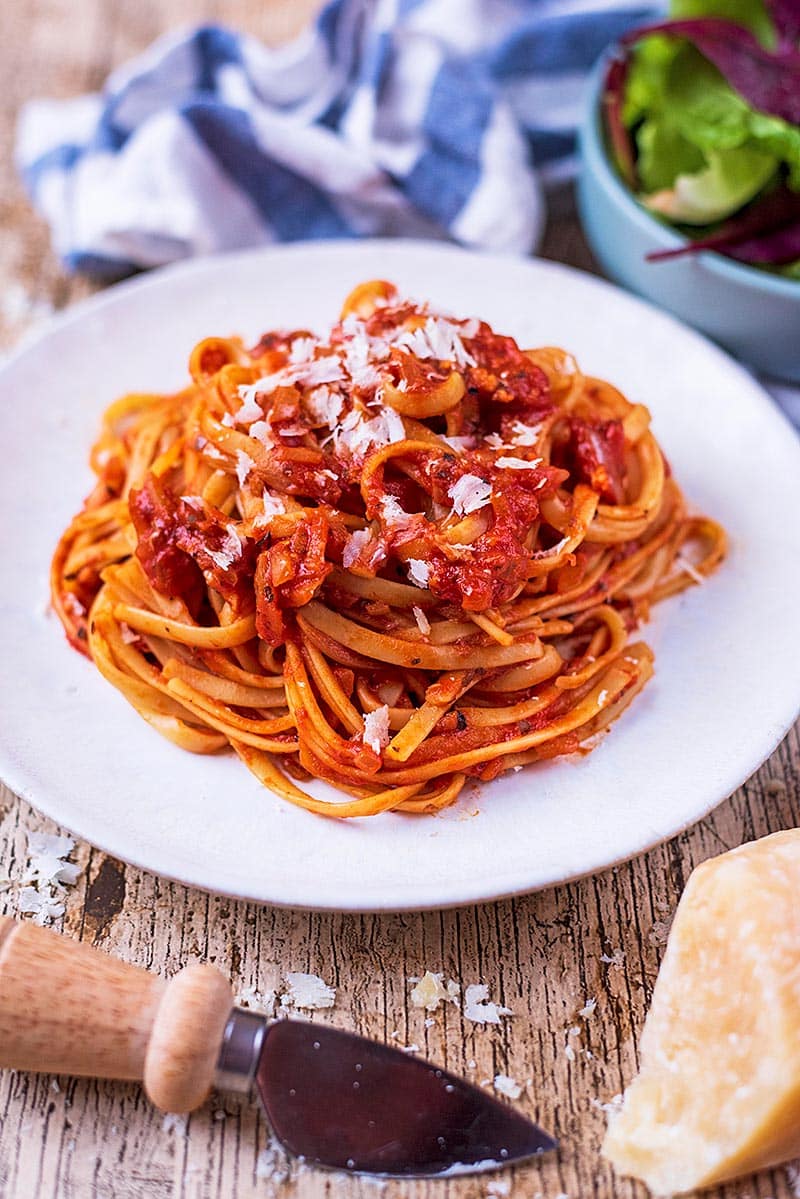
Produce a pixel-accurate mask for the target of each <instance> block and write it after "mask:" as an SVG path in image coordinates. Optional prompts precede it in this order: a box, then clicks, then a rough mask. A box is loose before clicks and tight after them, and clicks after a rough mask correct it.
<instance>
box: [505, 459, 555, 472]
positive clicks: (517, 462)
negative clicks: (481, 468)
mask: <svg viewBox="0 0 800 1199" xmlns="http://www.w3.org/2000/svg"><path fill="white" fill-rule="evenodd" d="M543 462H544V458H531V460H530V462H528V460H527V459H526V458H498V459H497V461H496V462H495V466H502V467H504V469H505V470H536V467H537V466H541V465H542V463H543Z"/></svg>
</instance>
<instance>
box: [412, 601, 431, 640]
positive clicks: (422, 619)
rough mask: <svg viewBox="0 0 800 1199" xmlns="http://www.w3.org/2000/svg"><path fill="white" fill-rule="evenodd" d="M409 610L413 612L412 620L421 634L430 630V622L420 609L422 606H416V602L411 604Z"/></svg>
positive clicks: (425, 634) (425, 633)
mask: <svg viewBox="0 0 800 1199" xmlns="http://www.w3.org/2000/svg"><path fill="white" fill-rule="evenodd" d="M411 611H412V612H413V613H414V620H416V622H417V628H418V629H419V631H420V633H422V634H423V636H427V634H428V633H430V631H431V622H430V621H429V620H428V618H427V616H426V615H425V613H424V612H423V611H422V608H418V607H417V606H416V604H415V605H414V606H413V608H412V609H411Z"/></svg>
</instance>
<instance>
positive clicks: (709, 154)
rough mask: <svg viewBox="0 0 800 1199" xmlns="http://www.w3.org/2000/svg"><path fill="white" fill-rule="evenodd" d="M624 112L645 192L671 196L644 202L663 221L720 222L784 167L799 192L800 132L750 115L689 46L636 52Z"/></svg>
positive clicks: (653, 44) (654, 43)
mask: <svg viewBox="0 0 800 1199" xmlns="http://www.w3.org/2000/svg"><path fill="white" fill-rule="evenodd" d="M665 42H666V43H668V44H669V43H671V44H669V48H668V49H667V48H666V47H665V45H664V43H665ZM623 112H624V115H625V117H626V118H627V120H628V122H629V124H630V125H633V126H634V128H635V139H636V146H637V152H638V154H637V162H636V169H637V172H638V176H639V179H640V182H641V186H642V189H643V190H644V192H645V193H653V192H661V191H663V190H665V189H670V188H674V189H675V191H676V195H674V196H658V197H657V198H656V199H655V202H654V203H652V204H651V202H650V200H648V199H647V197H646V196H645V197H644V202H645V203H646V204H648V205H649V206H651V207H653V208H654V209H655V210H657V211H659V212H661V214H662V215H664V216H667V217H668V219H671V220H674V221H679V222H682V223H690V224H705V223H709V222H711V221H716V220H721V219H723V218H724V217H726V216H729V215H730V214H732V213H734V212H736V211H737V209H738V208H740V207H741V206H742V205H743V204H746V203H747V202H748V201H749V200H750V199H752V198H753V196H754V195H756V194H757V192H758V191H760V190H761V188H762V187H763V186H764V185H765V184H766V183H767V182H768V180H769V179H770V178H771V176H772V175H773V174H774V173H776V172H777V171H778V169H779V167H780V166H781V164H784V165H785V166H786V168H787V171H788V177H789V182H790V183H791V184H792V185H793V186H797V187H799V188H800V129H798V128H797V126H795V125H791V124H789V122H788V121H784V120H782V119H781V118H780V117H774V116H770V115H768V114H766V113H759V112H755V111H754V110H753V108H752V107H751V106H750V105H749V104H748V103H747V102H746V101H745V100H744V99H742V97H741V96H740V95H738V94H737V93H736V92H735V91H734V90H733V88H731V87H730V85H729V84H728V83H727V82H726V81H725V79H724V78H723V77H722V75H721V74H720V72H719V70H718V69H717V68H716V67H715V66H714V65H713V64H712V63H710V62H709V61H708V60H707V59H706V58H704V57H703V55H702V54H700V52H699V51H698V50H697V49H695V47H694V46H692V45H690V44H688V43H686V42H682V41H679V40H677V39H667V38H664V37H663V35H661V34H658V35H655V36H653V37H652V38H647V39H646V40H645V41H643V42H642V43H641V44H640V45H638V46H636V47H634V51H633V56H632V62H631V67H630V70H629V72H628V86H627V95H626V104H625V107H624V110H623ZM643 113H644V114H645V115H644V117H643V119H642V116H641V115H640V114H643ZM749 170H752V176H751V177H750V179H749V181H748V171H749ZM685 176H698V178H697V179H696V180H694V181H693V180H691V179H688V178H684V177H685Z"/></svg>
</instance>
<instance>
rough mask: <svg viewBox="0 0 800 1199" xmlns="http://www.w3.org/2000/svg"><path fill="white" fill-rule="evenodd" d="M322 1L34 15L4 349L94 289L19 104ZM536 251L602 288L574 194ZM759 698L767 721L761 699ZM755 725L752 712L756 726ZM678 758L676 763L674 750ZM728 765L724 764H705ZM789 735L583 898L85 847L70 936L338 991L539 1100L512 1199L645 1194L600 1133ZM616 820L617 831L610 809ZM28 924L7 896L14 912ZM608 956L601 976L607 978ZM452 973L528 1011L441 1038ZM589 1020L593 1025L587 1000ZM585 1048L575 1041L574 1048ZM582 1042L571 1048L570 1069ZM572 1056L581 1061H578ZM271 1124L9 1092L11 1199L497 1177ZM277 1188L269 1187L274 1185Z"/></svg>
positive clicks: (291, 21) (9, 832)
mask: <svg viewBox="0 0 800 1199" xmlns="http://www.w3.org/2000/svg"><path fill="white" fill-rule="evenodd" d="M315 6H316V5H315V3H314V0H295V2H293V0H281V2H280V3H276V2H274V0H273V3H271V4H270V3H264V2H263V0H260V2H257V0H209V2H207V3H202V4H201V3H200V2H199V0H137V2H136V3H135V4H125V3H123V0H19V3H17V4H15V5H10V4H9V5H6V7H5V9H4V13H3V17H4V21H3V26H4V28H3V38H2V39H0V78H2V80H3V87H2V88H1V89H0V160H2V162H3V164H4V167H5V169H4V170H3V171H0V228H1V229H2V231H3V233H2V237H0V344H6V345H10V344H11V343H12V342H13V341H14V340H16V339H18V338H19V337H20V336H21V335H22V334H23V333H24V332H25V330H26V328H29V327H30V326H31V324H33V323H35V321H36V320H37V319H39V317H40V316H41V310H42V309H43V308H47V307H50V306H52V307H55V308H60V307H63V306H64V305H66V304H68V303H71V302H72V301H74V300H75V299H76V298H79V297H80V296H81V295H83V294H85V293H86V292H87V290H88V286H87V284H85V283H82V282H79V281H75V280H71V279H67V278H66V277H65V276H64V275H63V274H62V273H61V271H60V270H59V267H58V264H57V262H56V260H55V258H54V256H53V255H52V253H51V252H50V250H49V248H48V241H47V235H46V231H45V229H44V228H43V226H42V224H41V222H40V221H38V219H37V218H36V217H35V216H34V215H33V214H32V212H31V211H30V209H29V207H28V205H27V203H26V201H25V198H24V196H23V194H22V191H21V188H20V186H19V184H18V182H17V181H16V178H15V174H14V171H13V169H11V166H10V161H11V146H12V133H13V125H14V119H15V113H16V111H17V109H18V107H19V105H20V103H22V102H23V101H24V100H25V99H26V98H28V97H31V96H38V95H70V94H75V93H77V92H81V91H85V90H87V89H90V88H96V87H98V86H99V85H100V84H101V82H102V80H103V78H104V77H105V75H106V74H107V72H108V70H109V69H110V68H111V67H112V66H114V65H116V64H118V63H120V62H122V61H124V60H125V59H126V58H128V57H130V55H131V54H133V53H135V52H136V51H138V50H140V49H143V48H144V47H145V46H146V45H147V44H148V43H149V42H150V41H151V40H152V39H153V38H154V37H155V36H157V35H158V34H159V33H160V32H162V31H163V30H165V29H167V28H172V27H175V26H177V25H180V24H183V23H188V22H191V21H198V20H206V19H220V20H225V21H226V22H229V23H231V24H236V25H238V26H240V27H243V28H246V29H249V30H250V31H252V32H253V33H254V34H256V35H258V36H261V37H263V38H266V39H269V40H273V41H279V40H281V39H282V38H283V37H285V36H286V35H287V34H288V33H290V32H292V31H293V30H295V29H297V28H299V27H300V25H301V24H302V22H303V20H304V18H305V15H306V14H307V13H308V12H309V11H310V10H311V9H313V8H314V7H315ZM544 249H545V253H546V254H547V255H548V256H550V257H554V258H559V259H561V260H563V261H568V262H571V263H574V264H575V265H580V266H583V267H585V268H588V269H591V267H592V262H591V257H590V255H589V253H588V250H587V248H586V245H585V243H584V242H583V239H582V237H581V235H580V232H579V229H578V226H577V222H576V220H575V217H574V212H573V210H572V207H571V203H570V201H569V198H568V197H567V198H563V199H562V200H561V201H560V204H559V206H557V207H556V208H555V210H554V211H553V212H552V213H551V222H550V227H549V228H548V233H547V238H546V242H545V247H544ZM755 702H757V697H756V700H755ZM748 718H749V714H748V713H743V714H742V719H743V720H745V719H748ZM676 752H680V746H676ZM713 752H714V750H713V746H711V747H709V753H713ZM799 765H800V737H799V736H798V730H797V729H795V730H794V731H793V733H792V734H790V736H789V737H788V738H787V739H786V741H784V743H783V744H782V745H781V746H780V748H779V749H778V750H777V751H776V752H775V754H774V755H773V756H772V757H771V758H770V760H769V761H768V762H767V763H766V764H765V765H764V766H763V767H762V768H761V769H760V770H759V771H758V772H757V773H756V774H755V775H754V776H753V778H752V779H751V780H750V781H749V782H748V783H747V784H746V785H745V786H744V787H742V788H741V789H740V790H739V791H737V792H736V794H735V795H734V796H733V797H732V798H731V799H729V800H728V801H727V802H726V803H724V804H722V805H721V806H720V807H719V808H718V809H717V810H716V812H714V813H713V814H712V815H711V816H709V817H707V818H706V819H705V820H703V821H701V822H700V823H699V824H697V825H695V826H694V827H693V828H691V829H689V830H687V831H686V832H684V833H682V834H680V835H679V836H678V837H676V838H674V839H673V840H672V841H670V842H669V843H668V844H666V845H663V846H661V847H660V848H658V849H656V850H653V851H652V852H651V853H649V854H646V855H644V856H642V857H639V858H637V859H636V860H635V861H633V862H630V863H627V864H626V865H622V866H619V867H616V868H614V869H613V870H610V871H607V872H606V873H605V874H602V875H598V876H596V877H594V878H589V879H585V880H583V881H581V882H578V883H574V884H572V885H570V886H564V887H558V888H555V889H553V890H550V891H546V892H543V893H541V894H538V895H533V896H528V897H525V898H522V899H516V900H509V901H505V902H502V903H498V904H490V905H483V906H479V907H472V908H465V909H462V910H458V911H451V912H433V913H426V914H422V913H415V914H396V915H382V916H354V915H339V916H336V915H319V914H314V913H307V912H298V911H283V910H277V909H271V908H263V907H257V906H255V905H253V904H248V903H242V902H236V901H233V900H230V899H226V898H222V897H219V896H212V895H206V894H203V893H201V892H199V891H195V890H190V889H187V888H185V887H182V886H179V885H176V884H174V883H170V882H167V881H166V880H164V879H160V878H156V877H154V876H152V875H149V874H147V873H145V872H143V871H141V870H137V869H134V868H133V867H130V866H126V865H124V864H123V863H121V862H118V861H116V860H114V859H113V858H110V857H108V856H105V855H103V854H102V853H100V852H99V851H97V850H95V849H92V848H91V847H90V846H88V845H86V844H83V843H81V844H79V845H78V848H77V851H76V856H77V859H78V861H79V862H80V863H81V865H82V866H83V868H84V869H83V873H82V875H81V877H80V879H79V881H78V883H77V885H76V886H75V887H74V888H71V889H70V891H69V897H68V901H67V909H66V914H65V916H64V919H63V921H61V922H60V924H61V925H62V926H63V929H64V931H65V932H66V933H68V934H69V935H70V936H73V937H76V938H79V939H81V940H83V941H86V942H88V943H89V944H93V945H98V946H102V948H103V949H105V950H107V951H109V952H112V953H115V954H117V955H119V957H121V958H123V959H124V960H125V961H128V962H133V963H137V964H140V965H143V966H147V967H148V968H149V969H154V970H157V971H159V972H162V973H165V974H172V973H175V972H176V971H177V970H179V969H180V968H181V967H182V966H184V965H186V964H188V963H190V962H194V961H210V962H213V963H214V964H215V965H217V966H218V967H219V968H220V969H221V970H222V971H223V972H225V973H226V974H227V975H229V976H230V978H231V980H232V982H233V984H234V988H235V989H236V990H237V991H241V990H242V989H244V988H248V987H253V986H256V987H258V988H259V989H260V990H261V991H262V992H263V991H265V990H268V989H269V988H273V987H275V986H276V985H278V984H279V982H280V979H281V977H282V975H283V974H284V973H285V972H286V971H288V970H300V971H312V972H314V973H318V974H320V975H321V976H322V977H323V978H324V979H326V981H328V982H330V983H333V984H334V985H335V986H336V987H337V989H338V997H337V1004H336V1007H335V1008H334V1009H333V1010H332V1011H330V1012H325V1013H322V1014H320V1015H319V1016H317V1018H318V1019H326V1020H332V1021H333V1022H334V1023H336V1024H338V1025H340V1026H342V1027H347V1028H352V1029H354V1030H356V1031H359V1032H362V1033H365V1034H368V1035H371V1036H375V1037H378V1038H386V1039H389V1038H391V1037H393V1036H394V1038H395V1039H396V1040H399V1042H400V1043H401V1044H412V1043H415V1044H418V1045H419V1046H420V1047H421V1049H422V1051H423V1052H424V1053H425V1054H427V1055H428V1056H430V1057H431V1058H433V1059H435V1060H437V1061H440V1062H442V1063H444V1064H445V1065H447V1066H448V1067H450V1068H451V1069H454V1070H457V1071H460V1072H462V1073H464V1074H465V1075H466V1076H467V1077H469V1078H472V1079H473V1080H475V1081H477V1082H481V1081H482V1080H485V1079H489V1078H492V1077H493V1076H494V1075H495V1074H496V1073H498V1072H504V1073H508V1074H510V1075H512V1076H513V1077H515V1078H517V1079H519V1080H525V1079H531V1080H532V1081H531V1084H530V1086H529V1087H528V1089H527V1090H526V1092H525V1094H524V1095H523V1097H522V1098H521V1099H520V1100H519V1101H518V1103H519V1106H520V1108H522V1109H523V1110H525V1111H527V1112H529V1113H530V1114H531V1115H533V1116H534V1117H535V1118H537V1119H539V1120H540V1121H541V1122H542V1123H543V1124H544V1126H545V1127H547V1128H548V1129H551V1130H552V1131H554V1132H555V1133H556V1134H557V1135H558V1136H559V1138H560V1140H561V1144H562V1148H561V1150H560V1152H559V1154H558V1155H557V1156H551V1157H549V1158H547V1159H546V1160H543V1161H542V1162H541V1163H540V1164H539V1165H537V1166H533V1167H528V1168H525V1169H520V1170H518V1171H516V1172H515V1173H513V1174H510V1173H509V1174H507V1175H505V1176H503V1179H502V1181H505V1179H506V1178H508V1180H509V1181H510V1182H511V1190H510V1192H509V1194H510V1197H511V1199H536V1196H537V1195H539V1196H541V1199H556V1197H557V1196H568V1197H569V1199H635V1197H639V1199H640V1197H641V1196H643V1195H644V1191H643V1189H642V1188H640V1187H637V1186H635V1185H633V1184H631V1183H629V1182H627V1181H624V1180H614V1179H613V1178H612V1177H611V1173H610V1171H609V1169H608V1167H606V1166H605V1165H604V1164H603V1163H602V1162H601V1161H600V1159H599V1156H598V1147H599V1143H600V1139H601V1137H602V1133H603V1129H604V1126H605V1114H604V1113H603V1112H602V1111H601V1110H599V1108H598V1107H597V1106H596V1103H597V1102H598V1101H601V1102H602V1101H607V1100H608V1099H610V1098H611V1097H612V1096H613V1095H615V1094H616V1093H617V1092H619V1091H620V1090H621V1089H622V1087H623V1085H624V1083H625V1081H627V1080H628V1079H629V1078H630V1077H631V1075H632V1074H633V1072H634V1070H635V1068H636V1038H637V1034H638V1032H639V1030H640V1029H641V1025H642V1021H643V1017H644V1012H645V1010H646V1006H647V1003H648V1001H649V998H650V994H651V991H652V986H653V982H654V980H655V977H656V973H657V970H658V963H659V958H660V955H661V953H662V951H663V940H664V934H665V930H666V925H667V922H668V921H669V918H670V915H671V913H672V911H673V910H674V907H675V904H676V902H677V899H678V897H679V895H680V892H681V889H682V886H683V884H684V881H685V879H686V878H687V877H688V874H689V872H690V871H691V869H692V868H693V866H694V865H696V864H697V863H698V862H700V861H702V860H704V859H705V858H707V857H710V856H712V855H713V854H716V853H719V852H722V851H723V850H725V849H728V848H731V847H732V846H734V845H737V844H739V843H741V842H742V841H744V840H748V839H751V838H753V837H757V836H761V835H763V834H765V833H767V832H771V831H774V830H776V829H780V828H788V827H793V826H795V825H797V824H798V820H799V818H800V810H799V807H800V805H798V766H799ZM598 818H600V819H601V818H602V814H598ZM26 830H47V831H53V826H52V825H51V824H50V823H49V822H48V821H46V820H45V819H44V818H42V817H40V816H38V815H37V813H35V812H34V811H33V810H32V809H31V808H30V807H28V805H27V804H25V803H23V802H22V801H21V800H18V799H17V798H15V797H14V796H13V795H12V794H11V793H10V792H9V791H7V790H0V866H2V867H4V868H5V869H6V870H7V871H8V873H9V874H10V875H11V877H12V878H19V877H20V876H21V874H22V872H23V870H24V866H25V845H26ZM0 901H2V904H1V906H2V910H6V911H9V912H13V911H14V909H15V891H14V890H13V889H12V890H10V891H7V892H6V893H5V894H2V895H0ZM608 959H610V960H608ZM425 969H431V970H441V971H443V972H445V973H446V975H447V976H448V977H452V978H455V979H456V980H458V981H459V982H461V983H462V984H463V985H468V984H469V983H471V982H477V981H483V982H485V983H487V984H488V985H489V987H490V991H491V994H492V996H493V998H496V999H498V1000H500V1001H502V1002H503V1003H505V1004H507V1005H508V1006H509V1007H511V1008H512V1009H513V1011H514V1016H513V1017H510V1018H509V1019H507V1020H506V1021H504V1023H503V1024H502V1025H501V1026H500V1027H499V1028H490V1027H489V1028H479V1027H478V1026H476V1025H474V1024H471V1023H470V1022H469V1021H465V1020H464V1019H463V1017H462V1015H461V1013H460V1012H459V1011H457V1010H456V1009H455V1008H453V1007H451V1006H447V1007H446V1008H445V1009H444V1010H442V1011H440V1012H438V1013H437V1014H436V1016H435V1018H434V1023H433V1024H432V1025H431V1027H429V1028H426V1027H425V1020H424V1018H425V1015H426V1013H424V1012H420V1011H418V1010H417V1009H415V1008H413V1007H412V1006H411V1005H410V1003H409V982H408V980H409V978H410V977H412V976H415V975H419V974H421V973H422V972H423V971H424V970H425ZM588 998H594V999H596V1000H597V1008H596V1011H595V1012H594V1014H593V1015H592V1016H590V1017H588V1018H582V1017H580V1016H579V1015H578V1012H579V1011H580V1009H581V1008H582V1007H583V1006H584V1003H585V1001H586V999H588ZM576 1028H577V1029H578V1032H577V1033H574V1034H572V1035H570V1029H576ZM568 1043H569V1045H570V1046H571V1052H570V1053H569V1054H568V1053H567V1052H565V1049H566V1046H567V1044H568ZM573 1058H574V1060H572V1059H573ZM268 1145H269V1136H268V1130H267V1128H266V1126H265V1123H264V1120H263V1118H262V1116H261V1115H260V1113H259V1112H258V1110H257V1109H256V1108H255V1107H254V1106H251V1105H249V1104H246V1103H242V1102H239V1101H238V1100H233V1099H231V1098H228V1097H218V1098H217V1099H216V1100H213V1101H212V1102H211V1103H210V1104H207V1105H206V1106H205V1107H203V1108H202V1109H200V1110H199V1111H198V1112H196V1113H195V1114H193V1115H192V1116H191V1117H190V1118H189V1119H188V1121H187V1122H186V1126H185V1129H184V1128H182V1127H181V1126H180V1125H178V1126H172V1127H170V1126H169V1125H168V1127H167V1129H165V1128H164V1127H163V1117H162V1116H161V1115H160V1113H158V1112H157V1111H156V1110H155V1109H154V1108H153V1107H151V1106H150V1105H149V1104H148V1102H147V1100H146V1099H145V1097H144V1094H143V1092H142V1091H141V1090H140V1089H139V1088H138V1087H137V1086H135V1085H133V1084H115V1083H108V1082H96V1081H88V1080H75V1079H68V1078H61V1079H58V1080H53V1079H51V1078H49V1077H37V1076H33V1075H26V1074H22V1073H14V1072H11V1071H5V1072H3V1073H2V1074H1V1075H0V1199H251V1197H255V1196H262V1197H263V1196H280V1197H285V1199H295V1197H302V1199H317V1197H320V1199H322V1197H323V1196H325V1197H328V1196H333V1195H336V1197H337V1199H372V1197H374V1196H375V1195H377V1194H379V1193H381V1190H383V1193H384V1194H385V1196H386V1199H479V1197H482V1196H487V1195H488V1193H489V1183H490V1181H492V1180H491V1179H490V1177H489V1176H486V1177H483V1178H478V1179H471V1180H463V1181H458V1182H450V1183H447V1184H442V1183H439V1184H433V1183H431V1184H418V1185H401V1184H390V1185H387V1186H386V1187H385V1188H380V1187H379V1186H378V1185H377V1184H375V1183H367V1182H363V1181H359V1180H344V1179H342V1178H341V1177H340V1176H336V1175H326V1174H322V1173H314V1172H311V1171H308V1170H303V1169H301V1168H299V1167H298V1166H297V1165H296V1164H295V1165H290V1164H288V1163H286V1162H285V1161H283V1160H282V1159H281V1158H280V1155H277V1157H276V1158H275V1160H274V1161H271V1163H270V1161H268V1160H267V1157H268V1156H269V1154H270V1153H271V1151H269V1150H268V1154H267V1155H266V1156H265V1154H264V1151H265V1149H268ZM265 1174H266V1175H268V1176H261V1175H265ZM708 1194H709V1195H710V1196H712V1197H713V1199H723V1197H724V1199H791V1195H792V1191H791V1188H790V1186H789V1182H788V1180H787V1176H786V1173H785V1171H784V1170H782V1169H778V1170H775V1171H772V1172H771V1173H768V1174H765V1175H763V1176H761V1177H759V1178H757V1179H753V1180H747V1181H744V1182H742V1183H737V1184H732V1185H729V1186H727V1187H724V1188H722V1189H719V1190H716V1191H711V1192H708Z"/></svg>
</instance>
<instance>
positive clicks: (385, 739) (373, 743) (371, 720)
mask: <svg viewBox="0 0 800 1199" xmlns="http://www.w3.org/2000/svg"><path fill="white" fill-rule="evenodd" d="M363 719H364V744H365V745H368V746H369V747H370V748H371V749H374V751H375V753H376V754H378V756H379V757H380V754H381V750H383V749H385V748H386V746H387V745H388V744H389V739H390V733H389V706H388V704H384V705H383V706H382V707H380V708H376V709H375V711H374V712H365V713H364V717H363Z"/></svg>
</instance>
